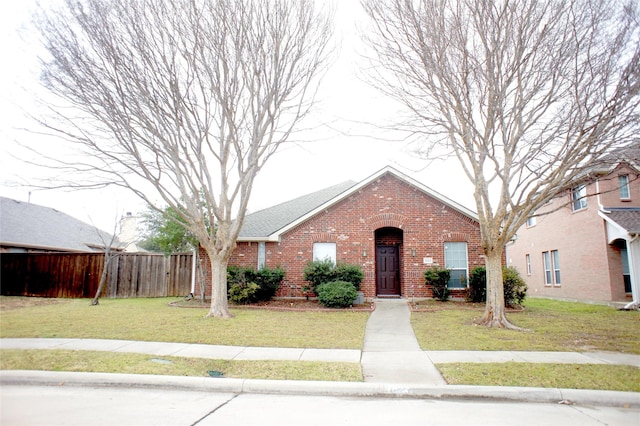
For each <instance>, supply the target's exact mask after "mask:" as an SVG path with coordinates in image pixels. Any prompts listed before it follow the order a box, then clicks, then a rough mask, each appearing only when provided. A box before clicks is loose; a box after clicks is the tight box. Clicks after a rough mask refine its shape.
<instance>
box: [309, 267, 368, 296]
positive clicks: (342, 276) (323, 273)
mask: <svg viewBox="0 0 640 426" xmlns="http://www.w3.org/2000/svg"><path fill="white" fill-rule="evenodd" d="M363 278H364V273H363V272H362V267H360V265H352V264H349V263H341V264H339V265H338V266H334V265H333V262H332V261H331V260H329V259H325V260H314V261H312V262H309V263H307V265H306V266H305V268H304V279H305V280H306V281H309V282H310V283H311V286H310V290H311V291H313V292H314V293H315V294H316V295H317V294H318V291H317V288H318V286H320V285H321V284H325V283H329V282H333V281H345V282H348V283H351V284H352V285H353V287H354V288H355V289H356V291H357V290H360V285H361V284H362V279H363Z"/></svg>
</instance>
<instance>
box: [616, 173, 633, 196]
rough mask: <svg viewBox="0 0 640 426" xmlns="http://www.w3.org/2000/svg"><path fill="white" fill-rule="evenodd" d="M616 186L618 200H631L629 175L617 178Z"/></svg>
mask: <svg viewBox="0 0 640 426" xmlns="http://www.w3.org/2000/svg"><path fill="white" fill-rule="evenodd" d="M618 186H619V187H620V199H621V200H628V199H630V198H631V191H629V175H620V176H618Z"/></svg>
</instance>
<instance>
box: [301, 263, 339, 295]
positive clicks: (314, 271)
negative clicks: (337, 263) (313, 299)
mask: <svg viewBox="0 0 640 426" xmlns="http://www.w3.org/2000/svg"><path fill="white" fill-rule="evenodd" d="M333 269H334V266H333V262H332V261H331V260H329V259H325V260H314V261H311V262H309V263H307V265H306V266H305V267H304V279H305V281H309V282H310V283H311V288H310V290H311V291H313V292H314V293H315V294H316V295H317V294H318V291H317V288H318V286H320V285H321V284H324V283H328V282H331V281H333V276H334V275H333Z"/></svg>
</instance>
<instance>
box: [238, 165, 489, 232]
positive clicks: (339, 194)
mask: <svg viewBox="0 0 640 426" xmlns="http://www.w3.org/2000/svg"><path fill="white" fill-rule="evenodd" d="M385 174H391V175H393V176H395V177H396V178H398V179H400V180H402V181H404V182H406V183H408V184H409V185H412V186H414V187H416V188H417V189H419V190H421V191H423V192H425V193H426V194H428V195H429V196H431V197H433V198H435V199H437V200H439V201H441V202H442V203H444V204H446V205H448V206H450V207H452V208H453V209H455V210H457V211H459V212H460V213H462V214H464V215H466V216H468V217H470V218H472V219H473V220H476V221H477V220H478V216H477V214H476V213H475V212H473V211H471V210H469V209H467V208H466V207H464V206H462V205H460V204H458V203H456V202H455V201H453V200H450V199H449V198H447V197H445V196H444V195H442V194H439V193H438V192H436V191H434V190H432V189H431V188H428V187H427V186H425V185H423V184H421V183H420V182H417V181H416V180H414V179H412V178H411V177H409V176H407V175H405V174H403V173H400V172H399V171H397V170H395V169H394V168H392V167H388V166H387V167H385V168H383V169H381V170H380V171H378V172H376V173H374V174H373V175H371V176H369V177H368V178H366V179H364V180H363V181H360V182H357V183H356V182H352V181H347V182H343V183H341V184H338V185H335V186H332V187H329V188H326V189H323V190H320V191H317V192H314V193H312V194H309V195H305V196H303V197H300V198H296V199H295V200H291V201H288V202H286V203H282V204H278V205H277V206H274V207H271V208H268V209H265V210H261V211H259V212H256V213H253V214H250V215H247V217H246V218H245V223H244V226H243V228H242V229H241V231H240V236H239V238H238V239H239V240H240V241H277V239H278V238H279V236H280V235H281V234H282V233H285V232H287V231H288V230H290V229H292V228H293V227H295V226H297V225H298V224H299V223H301V222H304V221H305V220H307V219H309V218H311V217H313V216H314V215H316V214H318V213H319V212H320V211H322V210H323V209H325V208H328V207H329V206H331V205H333V204H335V203H337V202H339V201H340V200H342V199H344V198H345V197H348V196H349V195H350V194H352V193H354V192H356V191H358V190H359V189H361V188H363V187H365V186H366V185H368V184H370V183H371V182H373V181H375V180H376V179H378V178H379V177H381V176H383V175H385Z"/></svg>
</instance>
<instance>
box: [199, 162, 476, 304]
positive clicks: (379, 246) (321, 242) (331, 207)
mask: <svg viewBox="0 0 640 426" xmlns="http://www.w3.org/2000/svg"><path fill="white" fill-rule="evenodd" d="M327 257H328V258H330V259H331V260H333V261H334V263H335V262H337V263H351V264H358V265H361V266H362V268H363V271H364V280H363V283H362V287H361V290H362V292H363V293H364V296H365V298H366V299H368V300H369V299H373V298H375V297H385V296H387V297H399V296H401V297H427V296H430V293H429V292H428V291H427V288H426V286H425V284H424V278H423V273H424V271H425V269H426V268H428V267H430V266H435V265H440V266H446V267H447V268H450V269H451V270H452V279H451V280H450V282H449V286H450V288H452V289H453V290H454V294H455V290H458V292H460V290H464V289H465V288H466V286H467V281H468V280H467V278H468V273H469V270H470V269H473V268H474V267H476V266H479V265H484V258H483V255H482V249H481V246H480V228H479V225H478V219H477V216H476V215H475V213H474V212H472V211H470V210H468V209H467V208H465V207H463V206H461V205H459V204H458V203H456V202H454V201H452V200H450V199H448V198H446V197H444V196H443V195H441V194H439V193H437V192H435V191H433V190H431V189H430V188H428V187H426V186H424V185H423V184H421V183H419V182H417V181H415V180H414V179H412V178H411V177H409V176H407V175H405V174H403V173H400V172H399V171H397V170H395V169H393V168H391V167H386V168H384V169H382V170H380V171H378V172H377V173H375V174H373V175H371V176H370V177H368V178H367V179H365V180H363V181H361V182H359V183H357V182H352V181H349V182H344V183H341V184H338V185H335V186H332V187H329V188H326V189H323V190H321V191H317V192H314V193H312V194H308V195H306V196H303V197H300V198H297V199H294V200H291V201H288V202H285V203H282V204H279V205H277V206H274V207H271V208H267V209H264V210H261V211H258V212H255V213H253V214H249V215H247V217H246V220H245V224H244V226H243V228H242V231H241V233H240V236H239V239H238V244H237V248H236V249H235V250H234V252H233V255H232V257H231V260H230V262H229V264H230V265H237V266H250V267H254V268H260V267H262V266H266V267H276V266H280V267H282V268H284V269H285V270H286V273H287V275H286V279H285V282H284V283H283V285H282V286H281V287H280V289H279V291H278V294H277V296H280V297H303V296H305V291H304V287H306V285H307V284H308V283H307V282H306V281H304V278H303V276H304V273H303V270H304V267H305V265H306V264H307V263H308V262H309V261H311V260H314V259H324V258H327ZM209 291H210V289H209Z"/></svg>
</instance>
